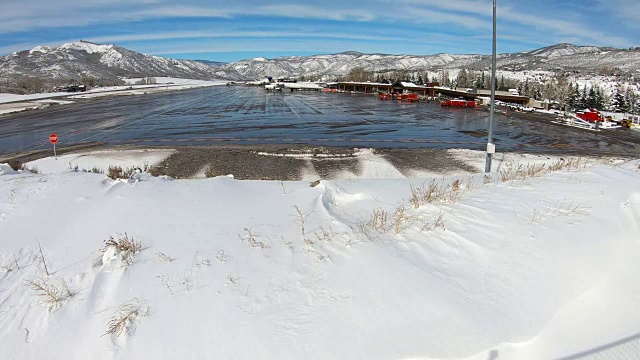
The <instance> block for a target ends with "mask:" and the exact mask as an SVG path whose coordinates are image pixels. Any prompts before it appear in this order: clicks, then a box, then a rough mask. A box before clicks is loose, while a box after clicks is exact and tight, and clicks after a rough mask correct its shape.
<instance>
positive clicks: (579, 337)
mask: <svg viewBox="0 0 640 360" xmlns="http://www.w3.org/2000/svg"><path fill="white" fill-rule="evenodd" d="M458 155H459V158H465V159H468V161H470V162H471V163H474V164H475V163H476V162H477V163H478V164H480V163H481V162H482V154H481V153H474V152H469V151H459V153H458ZM165 156H168V154H167V153H160V152H151V151H150V152H140V151H138V152H128V153H121V154H115V155H114V154H108V153H93V154H89V155H86V156H82V155H73V157H61V158H60V159H59V160H58V161H57V162H55V161H54V160H51V159H43V160H40V161H39V162H34V163H30V164H28V166H29V167H38V169H39V170H41V171H42V172H41V173H39V174H32V173H29V172H26V171H24V172H23V171H19V172H15V171H13V170H11V169H10V168H9V167H8V166H6V165H0V238H1V239H2V240H1V241H0V359H44V358H64V359H178V358H179V359H203V358H222V359H467V358H468V359H479V360H486V359H557V358H562V357H566V356H572V355H575V354H579V353H583V352H589V351H591V350H593V349H596V350H595V351H591V353H590V354H591V355H594V354H595V355H597V356H600V355H602V356H604V357H603V358H613V357H611V356H607V354H609V353H607V352H608V351H621V350H622V351H623V352H622V353H623V354H624V353H626V354H631V356H634V354H637V353H634V352H629V347H631V351H633V349H638V347H640V343H639V341H640V339H639V338H638V336H636V335H637V333H638V326H637V324H638V323H639V322H640V312H639V311H638V307H637V304H638V303H639V301H640V282H638V281H637V270H638V266H637V264H638V263H640V241H639V240H638V239H640V225H639V224H640V190H639V189H638V188H637V179H638V176H639V172H638V171H639V169H640V161H626V162H625V161H605V160H593V159H590V160H581V161H580V162H574V161H573V160H571V159H568V158H567V159H565V162H566V164H572V165H573V166H568V167H565V168H563V169H560V170H556V171H552V172H544V173H540V174H533V175H529V176H524V178H522V177H519V178H517V179H512V180H509V181H502V180H503V179H502V177H503V176H506V177H508V174H509V173H510V174H515V173H516V172H517V169H518V167H517V165H515V162H511V161H509V162H504V161H503V162H499V163H498V165H497V166H496V167H498V166H500V168H499V169H500V170H502V175H503V176H500V174H498V173H496V174H493V177H492V178H491V179H485V178H484V177H483V174H476V175H473V176H471V175H466V176H460V175H455V176H453V175H447V176H445V177H436V178H435V185H434V186H436V187H437V188H438V189H439V191H437V192H436V193H435V195H434V196H435V197H436V198H435V199H431V200H432V201H427V197H426V196H425V197H424V198H423V199H422V201H417V202H415V204H414V203H412V202H411V201H410V199H411V197H412V191H411V188H412V186H413V188H414V189H417V190H416V191H418V190H425V191H426V190H427V188H428V187H429V185H428V184H429V181H430V180H429V179H417V178H414V179H407V178H387V179H365V178H360V179H350V180H323V181H321V182H320V183H319V184H318V185H317V186H313V187H312V186H310V185H309V182H276V181H239V180H235V179H233V177H229V176H227V177H218V178H212V179H199V180H172V179H170V178H153V177H150V176H148V175H146V174H135V175H134V176H133V179H129V180H111V179H109V178H106V177H105V176H104V175H102V174H93V173H84V172H82V171H78V172H75V171H73V170H70V169H69V164H68V163H71V165H72V167H74V166H75V165H78V167H79V168H80V170H81V169H82V168H84V167H87V168H88V167H94V166H102V167H104V166H107V165H121V166H125V167H128V166H140V165H143V164H141V162H142V163H146V164H149V165H152V164H153V163H157V162H159V161H161V160H162V159H163V158H164V157H165ZM363 156H365V157H366V156H371V154H367V153H364V154H363ZM497 158H498V159H499V158H500V156H497ZM513 159H514V160H517V162H519V163H523V164H525V165H527V164H529V165H528V167H526V169H529V170H530V171H532V172H535V171H533V170H531V169H535V168H534V167H533V166H534V165H537V166H540V164H542V163H543V162H544V163H545V164H546V165H547V166H549V165H551V163H552V162H553V161H554V159H546V158H542V157H539V156H520V157H517V158H513ZM524 169H525V168H521V170H524ZM536 175H539V176H536ZM457 179H460V182H459V183H458V184H457V185H452V184H453V183H454V182H455V180H457ZM447 185H450V186H449V187H447ZM416 191H414V192H416ZM418 192H419V191H418ZM423 195H425V194H423ZM432 195H433V193H432ZM415 205H418V206H417V207H416V206H415ZM125 233H126V236H127V237H128V238H129V239H131V238H133V239H134V240H135V241H140V242H141V243H142V245H141V248H140V249H139V250H138V251H135V252H132V251H127V250H125V247H124V246H123V247H122V248H121V249H119V248H117V247H116V246H115V245H113V244H112V245H109V243H106V242H105V241H106V240H109V239H110V237H113V238H114V240H118V239H121V238H123V237H125ZM47 273H48V274H47ZM65 283H66V286H65V285H64V284H65ZM38 287H40V288H41V289H40V290H37V288H38ZM67 288H68V291H67ZM44 292H49V293H51V294H53V295H54V296H52V297H50V298H45V297H43V296H41V295H42V294H43V293H44ZM629 336H635V337H632V339H631V340H630V341H624V342H622V343H620V344H616V345H615V346H613V347H612V348H606V347H605V348H601V350H597V349H598V348H600V347H602V346H605V345H608V344H611V343H614V342H616V341H618V340H620V339H624V338H627V337H629ZM634 346H635V348H634ZM582 358H583V357H580V359H582ZM584 358H585V359H587V358H589V357H584ZM631 358H633V357H616V359H631ZM576 359H577V358H576Z"/></svg>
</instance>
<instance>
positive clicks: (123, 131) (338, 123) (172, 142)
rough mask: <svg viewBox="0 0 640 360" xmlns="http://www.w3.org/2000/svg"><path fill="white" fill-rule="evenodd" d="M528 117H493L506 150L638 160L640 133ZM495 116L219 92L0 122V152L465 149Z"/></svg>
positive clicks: (107, 101)
mask: <svg viewBox="0 0 640 360" xmlns="http://www.w3.org/2000/svg"><path fill="white" fill-rule="evenodd" d="M545 119H548V118H545V117H541V116H536V115H529V114H514V113H511V114H509V116H508V117H506V116H504V115H503V114H497V115H496V124H495V135H494V137H495V143H496V145H497V148H498V150H499V151H523V152H543V153H584V154H591V155H594V154H595V153H601V154H609V155H627V156H640V132H637V131H631V130H626V129H619V130H608V131H601V132H598V133H594V132H591V131H587V130H581V129H575V128H569V127H565V126H560V125H556V124H550V123H548V120H545ZM487 127H488V112H486V111H480V110H474V109H449V108H441V107H440V105H439V104H438V103H436V102H430V103H426V102H422V103H418V104H406V103H398V102H395V101H380V100H378V99H377V98H376V97H374V96H363V95H351V94H346V93H267V92H265V91H264V90H263V89H261V88H257V87H244V86H220V87H210V88H200V89H192V90H183V91H175V92H167V93H159V94H148V95H138V96H120V97H112V98H99V99H93V100H81V101H78V102H76V103H75V104H73V105H64V106H55V107H50V108H47V109H42V110H35V111H29V112H24V113H19V114H15V115H10V116H3V117H0V154H3V155H5V156H6V155H9V154H17V153H24V152H27V151H33V150H38V149H48V148H49V147H50V144H49V143H48V135H49V134H50V133H57V134H58V136H59V146H63V147H64V146H70V145H78V144H85V143H92V142H98V143H101V144H103V145H106V146H114V145H133V146H178V145H190V146H194V145H195V146H207V145H221V144H225V145H226V144H234V145H268V144H304V145H312V146H319V145H323V146H348V147H373V148H429V149H446V148H466V149H475V150H482V149H484V147H485V144H486V129H487Z"/></svg>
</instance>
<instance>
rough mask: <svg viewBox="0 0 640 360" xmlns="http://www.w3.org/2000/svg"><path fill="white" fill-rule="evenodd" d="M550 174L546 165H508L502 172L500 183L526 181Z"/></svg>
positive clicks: (500, 173)
mask: <svg viewBox="0 0 640 360" xmlns="http://www.w3.org/2000/svg"><path fill="white" fill-rule="evenodd" d="M547 173H548V168H547V167H546V165H545V164H528V165H522V164H517V165H513V164H508V165H505V166H504V168H503V169H501V170H500V172H499V175H500V181H502V182H507V181H512V180H526V179H528V178H533V177H539V176H542V175H545V174H547Z"/></svg>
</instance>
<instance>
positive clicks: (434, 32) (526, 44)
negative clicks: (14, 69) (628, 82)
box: [0, 0, 640, 54]
mask: <svg viewBox="0 0 640 360" xmlns="http://www.w3.org/2000/svg"><path fill="white" fill-rule="evenodd" d="M491 4H492V2H491V1H490V0H449V1H446V2H443V1H441V0H404V1H402V2H396V3H390V2H389V1H388V0H352V1H349V2H346V1H343V0H322V1H318V0H308V1H294V0H279V1H265V0H244V1H242V2H233V1H220V0H213V1H212V0H184V1H182V2H180V3H178V2H175V1H174V0H84V1H82V2H69V1H61V0H30V1H12V2H7V4H3V11H2V12H0V35H1V36H0V54H2V53H3V52H4V53H6V52H7V51H9V50H10V49H11V50H12V51H13V50H17V49H18V46H20V47H23V48H24V47H27V48H29V47H33V46H35V45H41V44H52V43H56V42H64V41H67V40H68V39H74V40H77V39H85V40H92V41H95V42H113V43H118V44H120V45H123V46H127V47H131V48H132V49H134V50H136V49H151V50H153V49H175V50H178V49H180V48H185V49H186V48H189V49H196V48H197V47H198V46H194V45H193V44H196V43H197V41H202V42H207V43H206V45H207V48H209V47H211V46H220V47H222V46H225V47H226V48H231V49H238V48H244V49H246V50H251V49H255V48H258V47H259V48H268V49H274V48H279V49H283V48H285V47H286V46H299V44H304V48H305V49H307V48H315V49H318V51H320V50H321V49H329V48H331V47H333V48H332V50H326V51H334V52H338V51H344V50H358V51H365V50H366V49H374V50H375V52H386V53H391V52H394V51H396V52H397V51H400V52H403V53H425V52H455V53H465V52H484V53H486V52H487V51H488V50H489V49H490V43H489V42H488V41H487V36H490V35H491V22H492V6H491ZM637 13H640V1H637V0H610V1H609V0H607V1H605V0H589V1H587V2H583V3H580V6H576V3H573V2H570V1H556V0H538V1H536V2H530V1H525V0H500V1H499V2H498V35H499V39H500V40H501V41H500V42H499V45H498V48H499V51H504V52H514V51H521V50H530V47H531V46H533V45H538V44H539V45H540V46H544V45H551V44H554V43H558V42H563V41H567V40H571V41H574V42H576V43H577V44H578V45H586V44H592V45H609V46H618V47H627V46H631V45H637V44H634V42H636V43H637V40H636V39H637V38H640V31H639V29H640V27H639V26H638V25H637V22H636V21H633V19H634V16H635V15H634V14H637ZM227 39H231V40H232V41H231V40H230V41H229V42H227ZM445 39H446V40H445ZM212 41H215V44H212V43H211V42H212ZM260 41H262V43H261V42H260ZM292 50H295V48H294V49H292ZM158 51H163V50H158ZM234 51H235V50H234ZM173 53H177V52H176V51H173Z"/></svg>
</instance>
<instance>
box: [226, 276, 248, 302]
mask: <svg viewBox="0 0 640 360" xmlns="http://www.w3.org/2000/svg"><path fill="white" fill-rule="evenodd" d="M226 285H227V286H230V287H231V288H232V289H234V290H236V291H237V292H239V293H240V295H243V296H247V295H249V287H248V286H247V287H246V288H242V287H240V278H239V277H236V276H234V275H233V274H230V273H229V274H227V282H226Z"/></svg>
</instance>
